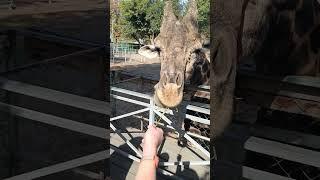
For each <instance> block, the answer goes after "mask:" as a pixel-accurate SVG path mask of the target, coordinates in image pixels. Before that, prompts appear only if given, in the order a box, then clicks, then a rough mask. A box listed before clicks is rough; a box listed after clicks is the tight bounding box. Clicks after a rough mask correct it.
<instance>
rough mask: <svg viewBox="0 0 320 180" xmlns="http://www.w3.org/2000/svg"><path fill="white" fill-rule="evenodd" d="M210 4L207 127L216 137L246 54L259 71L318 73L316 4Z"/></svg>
mask: <svg viewBox="0 0 320 180" xmlns="http://www.w3.org/2000/svg"><path fill="white" fill-rule="evenodd" d="M211 7H212V11H211V12H212V14H211V15H212V18H211V33H212V37H211V44H213V48H212V51H211V55H212V56H211V66H210V72H211V73H210V85H211V90H210V94H211V98H212V99H214V101H211V104H210V107H211V110H212V111H211V115H210V119H211V122H212V123H211V124H212V126H211V127H210V132H211V138H212V139H216V138H217V137H219V136H220V135H221V134H222V132H223V131H224V129H225V128H226V127H227V126H228V124H229V123H230V122H231V120H232V112H233V101H234V98H233V96H234V88H235V77H236V69H237V66H238V65H239V64H241V63H244V62H245V60H246V58H247V57H250V56H251V57H254V58H253V59H255V62H254V64H255V65H256V71H257V73H263V74H272V75H279V76H285V75H308V76H319V70H320V66H319V62H320V4H319V2H318V1H317V0H239V1H238V0H237V1H224V0H215V1H213V2H212V3H211ZM239 7H242V8H239Z"/></svg>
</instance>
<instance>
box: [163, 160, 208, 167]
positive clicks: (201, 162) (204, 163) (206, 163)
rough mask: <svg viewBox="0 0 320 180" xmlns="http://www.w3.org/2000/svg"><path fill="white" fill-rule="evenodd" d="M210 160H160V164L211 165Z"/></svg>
mask: <svg viewBox="0 0 320 180" xmlns="http://www.w3.org/2000/svg"><path fill="white" fill-rule="evenodd" d="M209 165H210V161H178V162H159V166H209Z"/></svg>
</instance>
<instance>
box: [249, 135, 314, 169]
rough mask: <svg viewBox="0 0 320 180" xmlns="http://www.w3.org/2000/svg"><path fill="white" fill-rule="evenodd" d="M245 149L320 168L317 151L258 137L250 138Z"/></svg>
mask: <svg viewBox="0 0 320 180" xmlns="http://www.w3.org/2000/svg"><path fill="white" fill-rule="evenodd" d="M244 148H245V149H247V150H250V151H253V152H258V153H262V154H266V155H269V156H274V157H278V158H282V159H286V160H289V161H294V162H299V163H302V164H306V165H310V166H314V167H318V168H320V161H319V159H320V152H317V151H312V150H308V149H304V148H300V147H296V146H292V145H288V144H283V143H279V142H275V141H270V140H266V139H262V138H257V137H250V138H249V139H248V140H247V141H246V143H245V145H244Z"/></svg>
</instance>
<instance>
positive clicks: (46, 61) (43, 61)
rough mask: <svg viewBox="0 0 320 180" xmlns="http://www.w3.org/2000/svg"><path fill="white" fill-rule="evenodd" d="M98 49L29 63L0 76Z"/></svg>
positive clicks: (96, 48)
mask: <svg viewBox="0 0 320 180" xmlns="http://www.w3.org/2000/svg"><path fill="white" fill-rule="evenodd" d="M99 49H101V47H95V48H92V49H86V50H83V51H77V52H74V53H70V54H66V55H63V56H59V57H54V58H50V59H45V60H42V61H39V62H35V63H30V64H26V65H23V66H19V67H16V68H12V69H9V70H7V71H5V72H1V73H0V75H6V74H8V73H12V72H17V71H21V70H24V69H29V68H32V67H35V66H39V65H44V64H50V63H57V62H60V61H65V60H68V59H67V58H69V57H72V56H79V55H82V54H85V53H89V52H94V51H97V50H99Z"/></svg>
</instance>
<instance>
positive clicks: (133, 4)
mask: <svg viewBox="0 0 320 180" xmlns="http://www.w3.org/2000/svg"><path fill="white" fill-rule="evenodd" d="M163 6H164V3H163V1H161V0H153V1H150V0H122V1H120V5H119V10H120V14H121V16H120V21H119V25H120V26H121V31H122V32H123V34H124V36H125V37H127V38H133V39H135V40H136V41H138V42H139V43H144V41H146V40H149V39H152V37H154V36H155V35H157V34H158V33H159V31H160V26H161V18H162V14H163ZM141 40H142V42H141Z"/></svg>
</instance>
